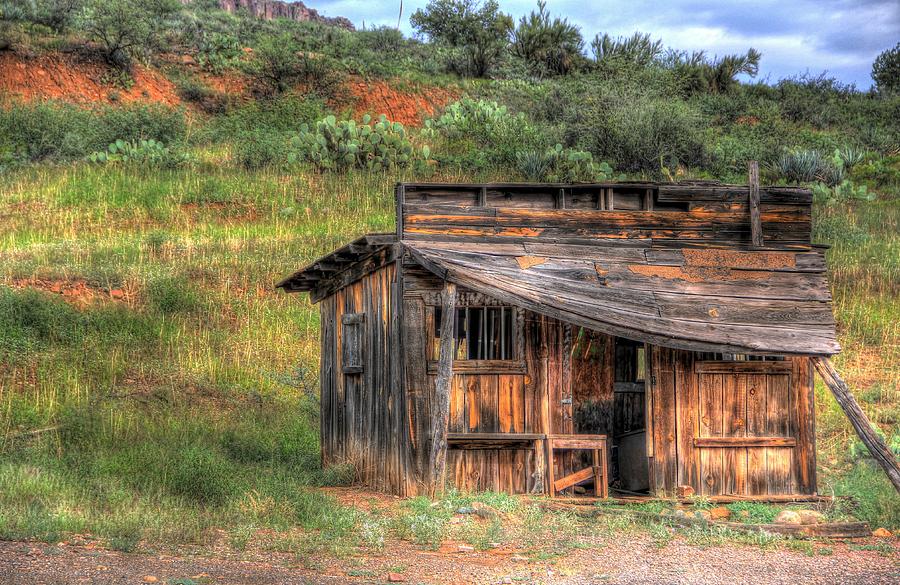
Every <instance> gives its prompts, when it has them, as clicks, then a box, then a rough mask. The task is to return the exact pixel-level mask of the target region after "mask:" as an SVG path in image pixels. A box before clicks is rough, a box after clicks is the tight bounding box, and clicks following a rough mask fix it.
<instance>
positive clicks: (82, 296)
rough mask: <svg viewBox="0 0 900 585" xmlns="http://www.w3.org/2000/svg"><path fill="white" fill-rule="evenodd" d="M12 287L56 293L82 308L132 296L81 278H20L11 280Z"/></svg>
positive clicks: (123, 299)
mask: <svg viewBox="0 0 900 585" xmlns="http://www.w3.org/2000/svg"><path fill="white" fill-rule="evenodd" d="M11 284H12V287H13V288H19V289H25V288H31V289H36V290H40V291H44V292H49V293H53V294H58V295H61V296H62V297H63V299H64V300H65V301H66V302H68V303H70V304H72V305H75V306H76V307H79V308H84V307H86V306H88V305H90V304H92V303H95V302H99V301H109V300H111V301H126V300H128V298H129V297H131V296H133V295H132V294H129V292H128V291H125V290H122V289H119V288H114V289H111V290H109V291H107V290H105V289H103V288H99V287H96V286H92V285H90V284H88V283H87V282H86V281H84V280H81V279H71V280H45V279H38V278H22V279H18V280H14V281H12V283H11Z"/></svg>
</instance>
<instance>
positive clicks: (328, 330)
mask: <svg viewBox="0 0 900 585" xmlns="http://www.w3.org/2000/svg"><path fill="white" fill-rule="evenodd" d="M396 279H397V269H396V263H393V264H388V265H386V266H384V267H382V268H379V269H378V270H376V271H374V272H372V273H371V274H369V275H367V276H365V277H363V278H362V279H360V280H358V281H357V282H355V283H353V284H352V285H350V286H347V287H345V288H343V289H341V290H339V291H337V292H336V293H335V294H333V295H331V296H329V297H327V298H326V299H324V300H323V301H322V302H321V304H320V316H321V323H322V325H321V326H322V333H321V336H322V353H321V373H320V376H321V421H320V424H321V437H322V463H323V465H333V464H338V463H349V464H351V465H353V467H354V468H355V470H356V472H357V476H358V477H357V480H358V481H360V482H361V483H364V484H366V485H368V486H371V487H373V488H374V489H378V490H383V491H389V492H393V493H398V494H402V493H405V491H406V490H405V481H406V480H405V477H406V475H408V474H407V473H406V462H407V459H408V448H407V445H406V443H405V441H404V437H405V436H406V435H407V433H406V432H405V429H406V424H407V423H406V421H407V415H406V403H405V401H404V400H402V399H401V394H400V393H401V392H402V386H401V385H400V384H399V383H398V377H399V375H400V372H399V371H398V369H397V362H396V360H395V359H394V358H395V356H396V350H395V347H396V345H397V344H396V340H397V328H398V324H399V321H398V318H397V315H396V312H397V311H396V306H395V298H396V294H395V293H396ZM351 313H362V314H363V315H364V321H363V323H364V332H363V339H362V345H363V347H362V348H361V349H362V352H363V359H362V364H363V371H362V372H359V373H344V371H343V369H342V363H341V360H342V359H343V356H342V351H341V349H342V339H341V329H342V325H341V320H342V317H343V315H345V314H351Z"/></svg>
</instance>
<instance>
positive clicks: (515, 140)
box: [425, 98, 553, 171]
mask: <svg viewBox="0 0 900 585" xmlns="http://www.w3.org/2000/svg"><path fill="white" fill-rule="evenodd" d="M425 134H426V135H427V136H437V137H441V138H442V139H443V140H444V141H445V142H446V144H445V146H446V152H443V153H442V154H441V155H440V156H435V158H436V159H437V160H438V161H439V162H441V163H443V164H447V165H458V166H460V167H462V168H464V169H466V170H470V171H481V170H485V169H488V168H492V167H496V166H498V165H503V166H507V167H515V166H516V165H517V156H518V154H519V153H520V152H523V151H528V150H533V151H543V150H545V149H546V148H547V147H549V146H550V145H551V144H553V142H550V140H549V137H548V136H545V135H544V134H543V133H542V132H541V131H539V130H538V129H537V128H536V127H535V126H534V125H533V124H531V122H530V121H529V120H528V119H527V118H526V116H525V114H524V113H523V112H519V113H517V114H512V113H510V112H509V111H508V109H507V107H506V106H503V105H500V104H498V103H497V102H493V101H487V100H473V99H471V98H464V99H462V100H460V101H458V102H454V103H452V104H450V105H448V106H447V107H446V108H445V109H444V111H443V112H442V113H441V115H440V116H439V117H437V118H435V119H430V120H426V121H425Z"/></svg>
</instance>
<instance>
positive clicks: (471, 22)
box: [409, 0, 513, 77]
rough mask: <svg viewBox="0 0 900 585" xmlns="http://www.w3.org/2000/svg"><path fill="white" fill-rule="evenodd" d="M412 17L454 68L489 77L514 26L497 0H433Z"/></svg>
mask: <svg viewBox="0 0 900 585" xmlns="http://www.w3.org/2000/svg"><path fill="white" fill-rule="evenodd" d="M409 20H410V23H411V24H412V27H413V28H414V29H415V30H416V32H418V33H419V34H422V35H426V36H427V37H428V38H429V39H431V40H432V41H433V42H435V43H436V44H438V45H439V46H440V48H441V50H442V55H443V58H444V60H445V62H446V63H447V67H448V69H449V70H450V71H452V72H454V73H458V74H460V75H463V76H474V77H485V76H486V75H487V74H488V73H489V72H490V71H491V69H492V68H494V67H495V66H496V65H497V63H499V61H500V59H501V57H502V56H503V54H504V53H505V52H506V46H507V43H508V40H509V33H510V30H511V29H512V26H513V21H512V18H511V17H510V16H509V15H508V14H504V13H502V12H500V5H499V4H498V3H497V2H496V0H485V1H484V2H481V1H480V0H430V1H429V2H428V5H427V6H426V7H425V8H424V9H419V10H417V11H416V12H415V13H413V15H412V17H410V19H409Z"/></svg>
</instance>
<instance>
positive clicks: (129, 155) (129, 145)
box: [88, 138, 190, 169]
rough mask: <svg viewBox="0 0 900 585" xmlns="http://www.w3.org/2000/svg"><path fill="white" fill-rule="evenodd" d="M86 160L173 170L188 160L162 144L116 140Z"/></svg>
mask: <svg viewBox="0 0 900 585" xmlns="http://www.w3.org/2000/svg"><path fill="white" fill-rule="evenodd" d="M88 160H90V161H91V162H94V163H100V164H110V163H126V164H135V165H141V166H147V167H156V168H164V169H173V168H176V167H178V166H181V165H183V164H185V163H187V162H188V161H189V160H190V159H189V157H188V155H187V154H186V153H184V152H180V151H178V150H176V149H171V148H169V147H167V146H165V145H164V144H163V143H162V142H157V141H155V140H153V139H152V138H151V139H150V140H141V141H133V142H126V141H124V140H116V141H115V142H112V143H110V145H109V146H107V147H106V150H99V151H97V152H93V153H91V155H90V156H89V157H88Z"/></svg>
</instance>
